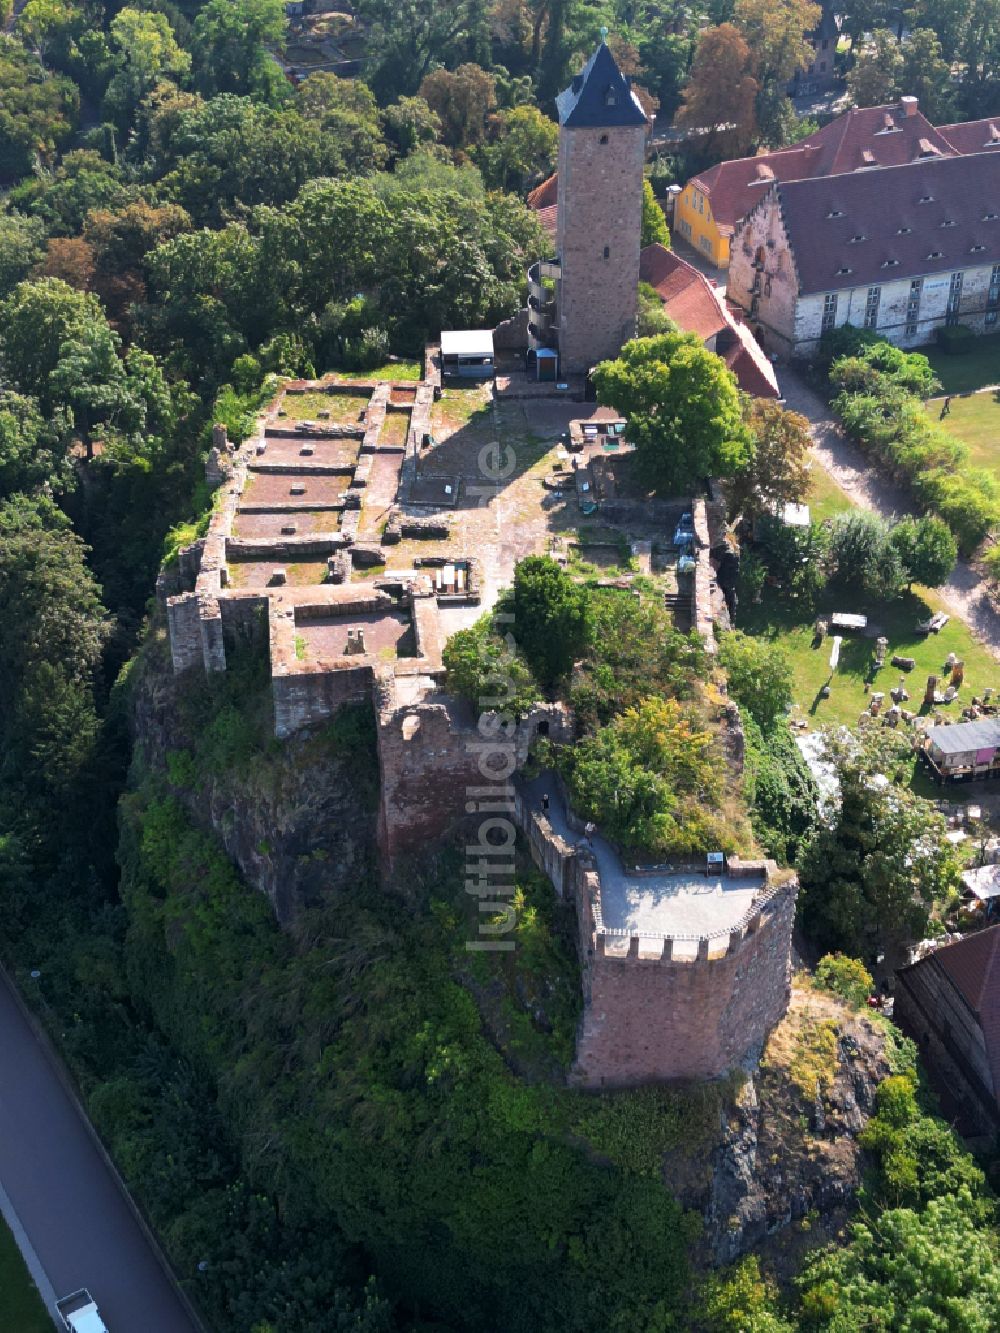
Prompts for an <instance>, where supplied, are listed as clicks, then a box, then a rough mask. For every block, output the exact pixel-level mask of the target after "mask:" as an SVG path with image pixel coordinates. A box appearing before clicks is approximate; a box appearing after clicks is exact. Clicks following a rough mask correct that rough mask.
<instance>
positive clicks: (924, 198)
mask: <svg viewBox="0 0 1000 1333" xmlns="http://www.w3.org/2000/svg"><path fill="white" fill-rule="evenodd" d="M920 202H921V203H922V204H933V202H934V196H933V195H932V194H922V195H921V196H920Z"/></svg>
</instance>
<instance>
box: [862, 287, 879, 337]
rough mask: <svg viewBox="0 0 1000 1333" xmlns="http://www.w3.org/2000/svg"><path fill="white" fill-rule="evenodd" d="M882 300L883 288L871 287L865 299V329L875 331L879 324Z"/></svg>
mask: <svg viewBox="0 0 1000 1333" xmlns="http://www.w3.org/2000/svg"><path fill="white" fill-rule="evenodd" d="M881 300H882V288H881V287H869V288H868V295H867V296H866V297H865V328H866V329H873V328H875V326H876V325H877V324H878V307H879V302H880V301H881Z"/></svg>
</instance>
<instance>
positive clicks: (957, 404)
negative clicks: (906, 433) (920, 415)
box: [927, 393, 1000, 473]
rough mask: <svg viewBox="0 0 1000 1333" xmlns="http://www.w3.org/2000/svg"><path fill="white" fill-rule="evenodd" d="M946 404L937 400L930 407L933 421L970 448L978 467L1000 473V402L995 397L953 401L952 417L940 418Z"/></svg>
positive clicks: (972, 396) (976, 396) (987, 395)
mask: <svg viewBox="0 0 1000 1333" xmlns="http://www.w3.org/2000/svg"><path fill="white" fill-rule="evenodd" d="M943 403H944V400H943V399H938V398H934V399H931V401H930V402H929V403H928V404H927V410H928V412H930V414H931V419H932V420H934V421H937V422H938V424H940V425H941V426H943V427H944V429H945V430H946V431H948V432H949V433H950V434H952V435H957V436H958V438H959V439H960V440H962V441H964V443H965V444H967V445H968V447H969V453H970V454H971V456H972V459H971V461H972V463H973V465H974V466H975V467H986V468H993V469H995V470H996V471H997V472H998V473H1000V401H998V400H997V397H996V395H995V394H992V393H976V394H971V395H970V396H969V397H968V398H953V399H952V400H951V410H950V411H949V412H948V415H947V416H945V417H942V416H941V415H940V413H941V408H942V406H943Z"/></svg>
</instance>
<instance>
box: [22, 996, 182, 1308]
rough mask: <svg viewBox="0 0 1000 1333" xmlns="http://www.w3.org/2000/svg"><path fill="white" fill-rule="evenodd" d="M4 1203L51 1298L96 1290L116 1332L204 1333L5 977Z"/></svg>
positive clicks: (41, 1285)
mask: <svg viewBox="0 0 1000 1333" xmlns="http://www.w3.org/2000/svg"><path fill="white" fill-rule="evenodd" d="M0 1205H2V1210H3V1212H4V1214H5V1215H7V1214H8V1213H9V1212H11V1211H12V1212H13V1217H11V1216H8V1217H7V1220H8V1222H10V1223H11V1224H12V1228H13V1230H14V1232H15V1236H16V1238H17V1239H18V1241H19V1243H20V1244H21V1246H22V1252H24V1250H25V1249H26V1248H27V1250H28V1251H29V1253H28V1254H27V1255H26V1258H28V1260H29V1267H30V1268H32V1269H33V1276H34V1277H35V1279H36V1282H38V1285H39V1288H40V1290H41V1291H42V1295H43V1297H44V1298H45V1299H46V1300H47V1301H48V1302H51V1300H52V1295H53V1292H54V1294H55V1295H56V1296H65V1295H68V1294H69V1293H70V1292H72V1291H76V1290H77V1289H78V1288H79V1287H87V1288H88V1289H89V1291H90V1293H91V1295H92V1296H93V1297H94V1299H95V1300H96V1301H97V1304H98V1306H99V1307H100V1310H101V1313H102V1315H103V1316H104V1321H105V1323H106V1324H107V1326H108V1330H109V1333H196V1328H197V1326H196V1325H195V1324H194V1323H193V1321H192V1320H191V1318H190V1316H189V1315H188V1313H187V1311H186V1309H185V1307H184V1304H183V1303H182V1301H181V1298H180V1295H179V1293H178V1292H177V1290H176V1288H175V1287H174V1284H173V1283H172V1282H171V1281H170V1279H169V1278H168V1277H167V1275H166V1273H165V1272H164V1270H163V1268H162V1267H161V1265H160V1263H159V1261H158V1260H157V1257H156V1255H155V1253H154V1252H153V1250H152V1248H151V1246H150V1244H149V1242H148V1241H147V1239H146V1236H145V1234H144V1232H143V1230H142V1228H141V1227H140V1226H139V1224H138V1223H137V1222H136V1220H135V1217H134V1216H133V1214H132V1212H131V1210H130V1208H129V1205H128V1203H127V1202H126V1199H125V1197H124V1196H123V1194H122V1192H121V1189H120V1188H119V1185H118V1183H117V1181H116V1180H115V1178H114V1176H113V1175H112V1173H111V1172H110V1171H109V1170H108V1168H107V1166H106V1165H105V1163H104V1161H103V1159H102V1157H101V1154H100V1152H99V1151H98V1149H97V1147H96V1145H95V1144H94V1142H93V1140H92V1138H91V1137H90V1134H89V1132H88V1129H87V1126H86V1125H85V1124H84V1122H83V1120H82V1118H81V1116H80V1113H79V1111H78V1110H77V1107H76V1105H75V1103H74V1102H73V1100H72V1098H71V1097H70V1096H69V1094H68V1093H67V1091H66V1089H65V1088H64V1086H63V1084H62V1082H61V1080H60V1078H59V1076H58V1074H57V1073H56V1070H55V1068H54V1067H53V1065H52V1063H51V1059H50V1057H49V1054H48V1052H47V1051H46V1050H45V1049H44V1047H43V1046H42V1045H41V1043H40V1042H39V1041H38V1039H37V1038H36V1036H35V1034H34V1033H33V1031H32V1029H31V1026H30V1024H29V1023H28V1022H27V1021H26V1019H25V1017H24V1015H23V1014H22V1012H21V1010H20V1008H19V1007H18V1005H17V1003H16V1001H15V999H14V997H13V996H12V994H11V992H10V989H9V987H8V985H7V983H6V982H5V981H4V979H3V978H2V977H0ZM25 1242H27V1244H26V1245H25ZM32 1252H33V1253H32ZM9 1333H15V1330H10V1331H9Z"/></svg>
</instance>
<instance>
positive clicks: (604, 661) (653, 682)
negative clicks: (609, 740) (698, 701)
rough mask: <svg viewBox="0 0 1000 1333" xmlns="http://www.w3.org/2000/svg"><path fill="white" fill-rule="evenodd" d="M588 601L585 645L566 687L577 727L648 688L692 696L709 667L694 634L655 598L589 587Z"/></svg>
mask: <svg viewBox="0 0 1000 1333" xmlns="http://www.w3.org/2000/svg"><path fill="white" fill-rule="evenodd" d="M587 603H588V619H589V621H590V625H591V633H590V646H589V648H588V649H587V651H586V652H585V653H584V656H583V659H582V661H581V662H580V663H579V665H578V667H577V669H576V670H574V672H573V680H572V689H571V692H570V702H571V704H572V706H573V711H574V713H575V715H576V718H577V721H578V723H579V725H580V727H581V728H583V729H592V728H594V727H597V726H599V725H600V724H602V723H605V722H610V721H611V719H612V718H613V717H615V716H616V714H618V713H621V712H624V711H625V709H627V708H632V707H637V706H638V705H639V704H640V703H641V702H642V701H643V699H645V698H647V697H648V696H649V695H650V694H662V695H665V696H669V697H671V698H676V699H682V700H687V699H692V698H694V696H695V695H696V694H697V692H698V686H699V683H700V682H701V681H702V680H704V678H705V674H706V672H707V670H708V664H707V658H706V655H705V651H704V646H703V644H702V642H701V639H700V638H699V637H698V635H697V634H690V635H685V634H681V633H680V632H679V631H678V630H677V629H676V628H675V626H674V624H673V621H672V619H671V617H670V615H669V614H668V613H667V612H666V610H665V609H664V607H663V606H661V605H660V603H659V602H658V601H657V600H655V599H651V598H650V599H647V598H634V597H619V595H618V592H617V590H613V591H609V590H607V589H600V588H590V589H588V590H587Z"/></svg>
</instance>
